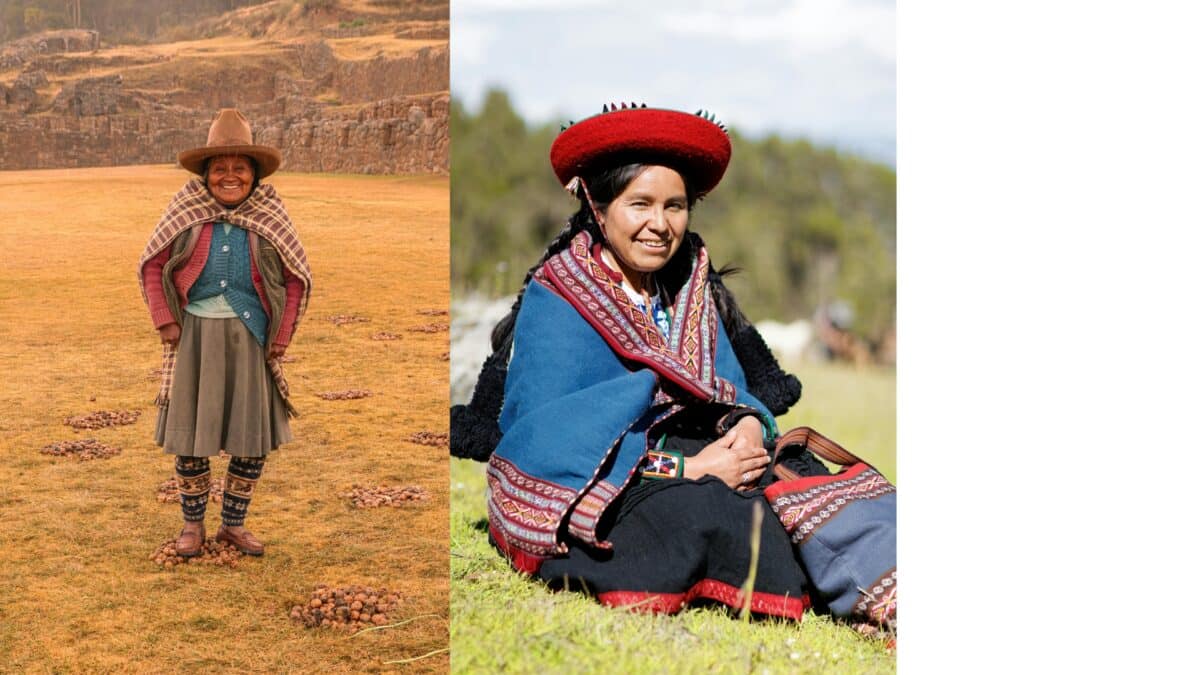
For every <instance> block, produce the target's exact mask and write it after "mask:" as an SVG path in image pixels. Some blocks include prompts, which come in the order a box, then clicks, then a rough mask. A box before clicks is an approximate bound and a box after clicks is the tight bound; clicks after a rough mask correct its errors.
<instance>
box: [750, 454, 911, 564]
mask: <svg viewBox="0 0 1200 675" xmlns="http://www.w3.org/2000/svg"><path fill="white" fill-rule="evenodd" d="M820 478H825V477H820ZM772 488H774V489H771V488H768V490H767V495H766V496H767V500H768V501H769V502H770V503H771V508H772V509H773V510H774V511H775V513H776V514H777V515H778V516H779V520H780V521H781V522H782V523H783V527H784V529H786V530H787V531H788V532H789V533H790V534H791V535H792V541H793V542H794V543H796V544H804V543H806V542H807V541H808V540H809V538H811V537H812V535H813V534H814V533H815V532H816V531H817V530H819V529H820V528H821V526H822V525H824V524H825V523H827V522H828V521H829V520H830V519H831V518H833V517H834V516H835V515H837V513H838V512H839V511H841V510H842V509H843V508H845V507H846V506H847V505H849V504H851V503H853V502H856V501H864V500H872V499H877V498H879V497H882V496H883V495H886V494H891V493H894V492H895V491H896V486H894V485H892V484H891V483H889V482H888V480H887V479H886V478H884V477H883V476H881V475H879V473H878V472H877V471H875V469H873V468H871V467H870V466H869V465H867V464H856V465H855V466H853V467H850V468H849V469H847V470H846V471H845V472H843V473H841V474H838V475H837V477H836V480H832V481H830V480H828V479H827V478H825V480H824V482H821V481H818V480H803V479H801V480H794V481H788V482H786V483H776V484H775V485H774V486H772Z"/></svg>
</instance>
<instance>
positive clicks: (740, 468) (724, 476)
mask: <svg viewBox="0 0 1200 675" xmlns="http://www.w3.org/2000/svg"><path fill="white" fill-rule="evenodd" d="M770 463H771V459H770V457H768V456H767V450H766V448H763V447H761V446H759V447H755V446H753V445H751V444H750V443H747V442H746V440H745V439H743V438H739V437H738V435H737V434H735V433H734V432H733V431H732V430H731V431H729V433H727V434H725V435H724V436H722V437H721V438H718V439H717V440H715V441H713V442H712V443H709V444H708V445H706V446H704V449H703V450H701V451H700V452H699V453H698V454H697V455H695V456H694V457H688V458H687V461H685V462H684V463H683V476H684V478H692V479H696V478H703V477H704V476H709V475H712V476H716V477H717V478H720V479H721V481H722V482H724V483H725V484H726V485H728V486H729V487H731V488H733V489H735V490H736V489H737V488H739V487H741V486H743V485H753V484H754V482H755V481H757V480H758V479H759V478H761V477H762V475H763V472H764V471H766V470H767V465H768V464H770Z"/></svg>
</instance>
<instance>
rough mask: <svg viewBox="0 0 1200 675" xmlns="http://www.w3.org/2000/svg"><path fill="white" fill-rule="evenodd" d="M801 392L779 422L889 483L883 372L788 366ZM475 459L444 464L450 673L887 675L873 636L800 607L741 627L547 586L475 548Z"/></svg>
mask: <svg viewBox="0 0 1200 675" xmlns="http://www.w3.org/2000/svg"><path fill="white" fill-rule="evenodd" d="M793 372H798V373H800V375H801V379H802V380H803V381H804V385H805V389H804V398H803V399H802V400H801V402H800V403H798V404H797V405H796V407H795V408H794V409H793V410H792V411H791V412H790V413H789V414H788V415H786V416H785V417H784V418H783V419H781V420H780V426H781V428H784V429H787V428H791V427H794V426H798V425H801V424H804V425H807V426H811V427H813V428H815V429H817V430H819V431H821V432H822V433H824V434H826V435H828V436H829V437H831V438H833V439H835V440H837V441H839V442H841V443H842V444H843V445H845V446H846V447H847V449H849V450H851V451H852V452H854V453H856V454H859V455H860V456H862V457H863V458H864V459H866V460H868V461H871V462H872V463H874V464H875V465H876V466H877V467H878V468H879V469H880V470H881V471H882V472H883V473H885V474H886V475H887V476H888V477H889V478H892V479H893V480H894V479H895V475H896V470H895V466H896V461H895V435H896V404H895V373H894V372H893V371H878V370H867V371H861V372H859V371H855V370H853V369H851V368H845V367H840V366H823V365H822V366H814V365H804V366H802V367H800V368H795V369H793ZM483 468H484V467H483V465H482V464H479V463H476V462H471V461H467V460H459V459H453V460H451V466H450V479H451V490H450V575H451V595H450V607H451V616H452V622H451V629H450V632H451V645H452V646H453V651H452V654H451V668H452V670H453V671H455V672H462V673H466V672H497V671H504V672H511V673H525V672H540V671H546V670H549V671H551V672H714V673H764V674H765V673H830V672H836V673H892V672H895V667H896V661H895V657H894V655H892V654H890V653H888V652H887V651H886V649H885V648H884V644H883V643H882V641H880V640H872V639H866V638H863V637H861V636H859V635H858V634H857V633H855V632H854V631H853V630H852V629H850V628H848V627H846V626H844V625H841V624H838V623H836V622H834V621H832V620H830V619H829V618H828V617H826V616H818V615H816V614H813V613H811V612H809V613H807V614H805V616H804V620H803V621H802V622H800V623H799V624H797V623H795V622H792V621H786V620H776V619H763V620H754V621H751V622H744V621H742V620H740V619H739V618H738V617H737V616H736V615H735V614H733V613H731V612H728V611H726V610H724V609H722V608H719V607H699V608H689V609H686V610H684V611H683V612H681V613H679V614H678V615H674V616H662V615H659V616H648V615H641V614H634V613H631V612H629V611H626V610H614V609H609V608H606V607H603V606H601V605H600V604H599V603H597V602H595V601H594V600H593V599H591V598H588V597H586V596H583V595H581V594H577V593H556V592H551V591H549V590H547V589H546V588H545V587H544V586H543V585H541V584H540V583H539V582H536V581H530V580H528V579H525V578H523V577H521V576H520V575H518V574H516V573H515V572H513V571H512V570H511V568H510V567H509V566H508V564H507V563H506V562H505V561H504V559H503V558H501V557H500V555H499V554H498V553H497V552H496V551H495V550H494V549H493V548H491V547H490V546H489V545H488V543H487V535H486V533H485V530H484V527H485V523H486V518H487V512H486V509H485V505H484V486H485V482H484V473H483Z"/></svg>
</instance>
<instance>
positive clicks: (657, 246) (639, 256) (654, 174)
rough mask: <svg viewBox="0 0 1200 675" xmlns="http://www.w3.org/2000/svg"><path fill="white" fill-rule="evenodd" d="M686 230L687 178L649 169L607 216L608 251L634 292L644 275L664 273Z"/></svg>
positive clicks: (660, 168)
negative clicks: (615, 259)
mask: <svg viewBox="0 0 1200 675" xmlns="http://www.w3.org/2000/svg"><path fill="white" fill-rule="evenodd" d="M687 226H688V199H687V187H686V186H685V185H684V183H683V176H681V175H679V172H677V171H675V170H674V169H669V168H667V167H665V166H656V165H655V166H650V167H648V168H647V169H646V170H645V171H643V172H642V173H641V174H639V175H638V176H637V178H634V179H633V180H632V181H630V182H629V185H627V186H625V189H624V190H623V191H622V192H621V194H619V195H617V197H616V198H615V199H613V200H612V203H610V204H609V205H608V208H606V209H605V211H604V224H603V230H604V236H605V238H606V239H607V240H608V246H609V248H610V249H611V250H612V252H613V254H614V255H615V256H616V258H617V263H618V264H619V265H620V267H621V271H622V272H623V273H624V274H625V277H626V278H627V279H629V280H630V281H631V282H632V283H633V284H634V285H635V287H637V286H640V285H641V284H640V277H641V276H642V275H644V274H649V273H651V272H657V271H658V270H660V269H662V268H663V266H664V265H666V264H667V261H669V260H670V259H671V256H673V255H675V252H676V251H678V250H679V246H680V244H681V243H682V242H683V235H684V233H685V232H687ZM630 272H637V273H640V274H636V275H635V274H630ZM631 277H638V278H631Z"/></svg>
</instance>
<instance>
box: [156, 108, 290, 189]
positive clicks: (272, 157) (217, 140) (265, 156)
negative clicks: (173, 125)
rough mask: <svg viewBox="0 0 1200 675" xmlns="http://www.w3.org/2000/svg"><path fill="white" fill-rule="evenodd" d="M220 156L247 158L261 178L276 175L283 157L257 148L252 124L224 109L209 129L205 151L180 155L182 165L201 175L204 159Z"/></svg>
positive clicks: (275, 152)
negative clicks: (251, 160)
mask: <svg viewBox="0 0 1200 675" xmlns="http://www.w3.org/2000/svg"><path fill="white" fill-rule="evenodd" d="M219 155H246V156H247V157H253V158H254V161H255V162H257V163H258V176H257V177H258V178H266V177H267V176H270V175H271V174H273V173H275V170H276V169H278V168H279V165H280V163H282V162H283V155H281V154H280V153H279V151H278V150H276V149H275V148H271V147H267V146H265V145H255V144H254V136H253V135H252V134H251V133H250V122H249V121H247V120H246V118H245V117H244V116H243V115H242V113H240V112H238V111H237V110H235V109H233V108H222V109H221V112H219V113H217V118H216V119H214V120H213V123H212V126H211V127H209V128H208V142H207V143H205V144H204V147H202V148H193V149H191V150H184V151H183V152H181V153H179V156H178V160H179V165H180V166H182V167H183V168H185V169H187V170H188V171H191V172H192V173H194V174H197V175H200V174H201V173H202V172H203V171H204V160H206V159H208V158H209V157H217V156H219Z"/></svg>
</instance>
